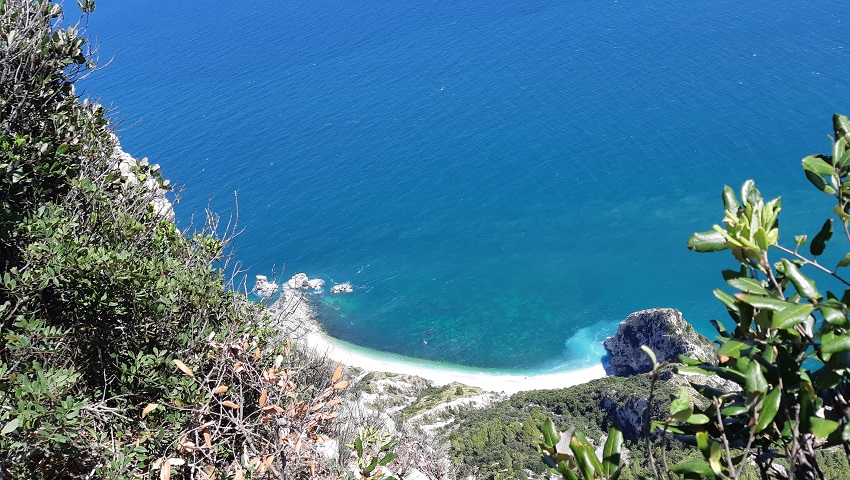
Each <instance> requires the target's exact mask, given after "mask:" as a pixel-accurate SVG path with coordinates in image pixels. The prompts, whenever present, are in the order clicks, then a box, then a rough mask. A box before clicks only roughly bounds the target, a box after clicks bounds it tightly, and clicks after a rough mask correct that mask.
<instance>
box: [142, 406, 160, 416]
mask: <svg viewBox="0 0 850 480" xmlns="http://www.w3.org/2000/svg"><path fill="white" fill-rule="evenodd" d="M158 406H159V404H158V403H149V404H148V406H147V407H145V408H144V409H142V418H145V417H147V416H148V414H149V413H151V412H152V411H154V410H155V409H156V407H158Z"/></svg>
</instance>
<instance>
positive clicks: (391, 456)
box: [380, 453, 398, 467]
mask: <svg viewBox="0 0 850 480" xmlns="http://www.w3.org/2000/svg"><path fill="white" fill-rule="evenodd" d="M396 458H398V454H397V453H388V454H387V455H386V456H385V457H384V458H382V459H381V461H380V464H381V465H382V466H384V467H386V466H387V465H389V463H390V462H392V461H393V460H395V459H396Z"/></svg>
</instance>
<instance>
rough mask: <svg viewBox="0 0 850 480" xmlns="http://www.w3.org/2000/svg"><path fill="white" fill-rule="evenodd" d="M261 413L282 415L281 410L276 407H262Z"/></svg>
mask: <svg viewBox="0 0 850 480" xmlns="http://www.w3.org/2000/svg"><path fill="white" fill-rule="evenodd" d="M263 413H268V414H272V413H283V409H282V408H280V407H278V406H277V405H269V406H268V407H263Z"/></svg>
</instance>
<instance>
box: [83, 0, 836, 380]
mask: <svg viewBox="0 0 850 480" xmlns="http://www.w3.org/2000/svg"><path fill="white" fill-rule="evenodd" d="M842 8H843V7H842V4H841V3H840V2H838V1H837V0H816V1H813V2H792V1H790V0H778V1H775V2H770V3H769V4H765V3H764V2H755V1H736V2H732V1H708V0H697V1H693V2H681V3H670V2H654V1H645V2H635V1H571V2H555V1H539V0H532V1H529V2H506V1H503V0H495V1H494V0H489V1H486V2H485V1H483V0H480V1H479V0H475V1H465V2H445V1H435V0H426V1H417V2H413V1H409V0H400V1H397V2H390V3H387V2H376V1H368V0H367V1H361V2H343V1H327V2H306V1H282V2H257V1H247V2H243V3H242V4H241V5H240V6H239V7H238V8H235V7H233V4H232V2H231V3H225V2H222V1H218V0H212V1H207V2H199V1H195V0H191V1H186V2H179V4H173V3H172V2H164V1H151V2H133V3H131V2H112V3H108V2H101V4H99V5H98V9H97V11H96V12H95V14H94V15H93V17H92V19H91V24H90V29H91V31H92V32H94V33H96V34H97V35H98V36H99V37H100V38H101V44H102V45H101V57H102V58H104V59H105V58H106V57H108V56H110V55H111V53H112V52H114V51H116V50H117V55H116V56H115V59H114V61H113V63H112V64H111V65H110V66H109V67H108V68H106V69H104V70H103V71H101V72H98V73H97V74H96V75H95V76H93V77H92V78H91V79H90V80H89V81H87V85H86V86H87V88H88V90H89V91H90V92H92V93H93V94H95V95H97V96H99V97H102V98H103V100H104V101H105V102H106V103H107V104H110V103H111V104H114V105H116V106H117V107H118V110H117V111H116V116H117V117H118V118H123V117H125V116H126V119H125V120H124V121H123V122H122V123H121V124H120V126H119V130H120V135H121V138H122V142H123V145H124V147H125V149H126V150H127V151H129V152H131V153H133V154H134V155H137V156H147V157H149V158H150V159H151V160H152V161H154V162H157V163H160V164H162V165H163V167H164V170H165V172H166V174H167V175H168V176H169V177H170V178H172V179H173V180H174V181H176V182H177V183H178V184H182V185H184V186H185V187H186V190H185V191H184V192H183V194H182V195H181V201H180V204H179V205H178V219H179V221H180V222H181V224H182V225H187V224H188V222H189V221H190V219H191V216H192V214H195V213H201V212H202V211H203V209H204V207H205V206H206V205H207V202H208V200H209V198H210V197H212V201H211V204H212V206H213V208H214V209H215V210H217V211H219V212H222V213H224V214H227V213H228V212H231V211H232V210H233V208H234V205H235V202H234V196H233V192H234V191H238V204H239V221H240V225H242V226H243V227H245V231H244V233H243V234H242V235H241V236H240V237H239V238H238V239H237V242H236V250H235V254H236V257H237V258H238V259H239V260H241V261H242V262H243V265H244V266H245V267H246V268H249V273H250V275H254V274H269V273H271V271H272V269H273V268H274V269H275V271H276V272H277V273H278V275H279V276H280V277H283V278H288V277H289V276H290V275H292V274H294V273H297V272H301V271H303V272H306V273H308V274H309V275H310V276H311V277H314V276H316V277H320V278H324V279H325V280H326V281H329V282H331V281H336V282H342V281H350V282H352V283H353V284H354V285H355V286H356V291H355V293H353V294H350V295H346V296H334V297H331V296H323V297H318V298H316V301H317V304H318V305H319V307H320V308H319V310H320V313H321V320H322V323H323V324H324V326H325V327H326V329H327V330H328V332H329V333H330V334H331V335H333V336H335V337H338V338H341V339H344V340H346V341H349V342H352V343H354V344H357V345H362V346H365V347H371V348H376V349H379V350H383V351H390V352H395V353H401V354H405V355H410V356H414V357H420V358H427V359H431V360H436V361H440V362H449V363H454V364H459V365H464V366H468V367H489V368H495V369H501V370H522V371H528V370H565V369H572V368H579V367H584V366H587V365H590V364H592V363H595V362H598V361H599V358H600V357H601V356H602V354H603V350H602V348H601V345H600V344H599V342H601V340H602V339H604V338H605V337H606V336H608V335H611V334H612V333H613V332H614V329H615V328H616V324H617V322H619V321H620V320H622V319H623V318H625V317H626V316H627V315H628V314H629V313H630V312H632V311H635V310H639V309H644V308H651V307H659V306H671V307H676V308H679V309H680V310H682V311H683V313H684V315H685V317H686V318H687V319H689V320H690V321H691V322H692V323H694V324H695V325H696V326H697V328H698V329H699V330H701V331H703V332H704V333H710V332H711V327H710V326H709V324H708V320H710V319H711V318H723V317H724V316H725V312H724V311H723V309H722V307H720V306H719V304H717V303H716V301H715V300H713V297H712V295H711V290H712V289H713V288H716V287H718V286H720V284H721V278H720V275H719V271H720V269H721V268H728V267H729V266H732V263H731V261H730V260H731V257H730V256H727V255H723V254H715V255H698V254H695V253H692V252H688V251H687V250H686V248H685V242H686V240H687V238H688V236H689V235H690V233H691V232H693V231H695V230H705V229H708V228H709V227H710V226H711V224H712V223H716V222H718V221H719V220H720V219H721V215H720V213H721V209H722V207H721V204H720V189H721V187H722V185H723V184H724V183H725V184H730V185H734V186H736V187H737V186H740V184H741V183H742V182H743V181H744V180H745V179H747V178H750V177H755V178H756V179H757V182H758V184H759V186H760V187H761V188H762V190H763V191H764V193H765V195H767V196H775V195H779V194H782V195H783V197H784V202H783V204H784V206H785V211H783V214H782V219H783V220H782V221H783V229H788V230H787V231H788V234H787V236H789V237H790V234H791V233H801V232H808V233H810V234H812V233H814V232H815V231H816V229H817V227H818V225H819V223H820V222H821V221H822V218H820V217H813V216H812V215H810V212H811V211H812V209H814V208H817V207H819V206H822V205H823V203H822V202H821V200H820V199H818V197H817V195H815V192H814V191H813V190H812V187H810V186H809V185H808V184H807V182H806V180H805V178H804V176H803V175H802V171H801V168H800V167H799V160H800V158H802V157H803V156H805V155H807V154H810V153H815V152H818V151H825V150H826V149H827V148H828V146H829V141H828V138H827V137H826V134H827V133H828V132H829V131H830V116H831V115H832V113H833V112H834V111H850V101H848V100H850V90H849V89H848V82H847V79H848V78H850V61H848V60H850V58H848V57H849V56H850V55H848V49H850V47H848V46H847V42H846V39H847V38H848V35H847V34H848V25H847V21H846V16H842V13H841V12H842V11H843V10H842ZM284 268H285V271H284V273H282V274H281V273H280V272H281V270H282V269H284Z"/></svg>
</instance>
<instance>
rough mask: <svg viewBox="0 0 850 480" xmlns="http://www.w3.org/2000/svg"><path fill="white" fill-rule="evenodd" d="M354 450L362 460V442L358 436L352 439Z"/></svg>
mask: <svg viewBox="0 0 850 480" xmlns="http://www.w3.org/2000/svg"><path fill="white" fill-rule="evenodd" d="M354 449H355V450H357V456H358V457H359V458H363V440H362V439H361V438H360V436H359V435H358V436H357V438H355V439H354Z"/></svg>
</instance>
